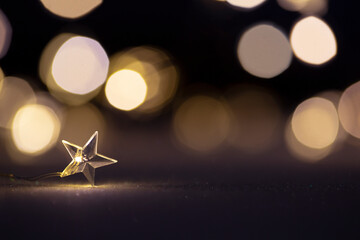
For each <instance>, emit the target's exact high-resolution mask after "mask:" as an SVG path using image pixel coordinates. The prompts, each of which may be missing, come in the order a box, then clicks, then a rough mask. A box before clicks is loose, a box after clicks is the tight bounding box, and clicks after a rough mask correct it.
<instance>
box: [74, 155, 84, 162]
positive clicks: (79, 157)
mask: <svg viewBox="0 0 360 240" xmlns="http://www.w3.org/2000/svg"><path fill="white" fill-rule="evenodd" d="M74 159H75V162H78V163H80V162H81V161H82V157H81V156H77V157H75V158H74Z"/></svg>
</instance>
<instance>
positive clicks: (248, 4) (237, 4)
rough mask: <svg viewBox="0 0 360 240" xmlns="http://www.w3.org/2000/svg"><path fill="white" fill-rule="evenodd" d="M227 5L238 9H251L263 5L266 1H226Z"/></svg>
mask: <svg viewBox="0 0 360 240" xmlns="http://www.w3.org/2000/svg"><path fill="white" fill-rule="evenodd" d="M226 1H227V2H228V3H229V4H231V5H232V6H235V7H239V8H245V9H251V8H254V7H257V6H259V5H260V4H262V3H264V2H265V1H266V0H226Z"/></svg>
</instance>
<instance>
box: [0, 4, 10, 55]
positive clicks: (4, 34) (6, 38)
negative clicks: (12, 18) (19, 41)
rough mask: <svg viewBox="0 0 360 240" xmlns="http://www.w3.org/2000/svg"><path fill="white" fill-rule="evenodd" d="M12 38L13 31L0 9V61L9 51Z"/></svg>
mask: <svg viewBox="0 0 360 240" xmlns="http://www.w3.org/2000/svg"><path fill="white" fill-rule="evenodd" d="M11 36H12V29H11V25H10V23H9V20H8V19H7V17H6V16H5V14H4V13H3V11H1V9H0V59H1V58H3V57H4V56H5V55H6V53H7V51H8V50H9V46H10V42H11Z"/></svg>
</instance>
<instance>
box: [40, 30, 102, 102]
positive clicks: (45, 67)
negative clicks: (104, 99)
mask: <svg viewBox="0 0 360 240" xmlns="http://www.w3.org/2000/svg"><path fill="white" fill-rule="evenodd" d="M75 36H77V35H75V34H71V33H62V34H60V35H58V36H56V37H55V38H53V39H52V40H51V41H50V42H49V43H48V44H47V45H46V47H45V48H44V50H43V52H42V54H41V57H40V62H39V75H40V78H41V80H42V81H43V83H44V84H45V85H46V86H47V88H48V89H49V92H50V93H51V95H53V96H54V97H55V98H56V99H58V100H59V101H61V102H64V103H66V104H68V105H81V104H83V103H86V102H87V101H89V100H90V99H92V98H93V97H95V96H96V95H97V94H98V93H99V91H100V88H98V89H97V90H95V91H92V92H90V93H88V94H81V95H79V94H73V93H71V92H67V91H65V90H64V89H63V88H61V87H60V86H59V85H58V84H57V83H56V82H55V79H54V77H53V75H52V72H51V68H52V63H53V60H54V57H55V55H56V53H57V51H58V49H59V48H60V47H61V45H63V44H64V43H65V42H66V41H67V40H69V39H70V38H72V37H75Z"/></svg>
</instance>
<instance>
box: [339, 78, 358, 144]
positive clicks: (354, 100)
mask: <svg viewBox="0 0 360 240" xmlns="http://www.w3.org/2000/svg"><path fill="white" fill-rule="evenodd" d="M338 111H339V118H340V122H341V125H342V126H343V127H344V129H345V131H346V132H348V133H350V134H351V135H352V136H354V137H356V138H360V81H359V82H356V83H354V84H352V85H351V86H350V87H348V88H347V89H345V91H344V92H343V94H342V95H341V98H340V101H339V106H338Z"/></svg>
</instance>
